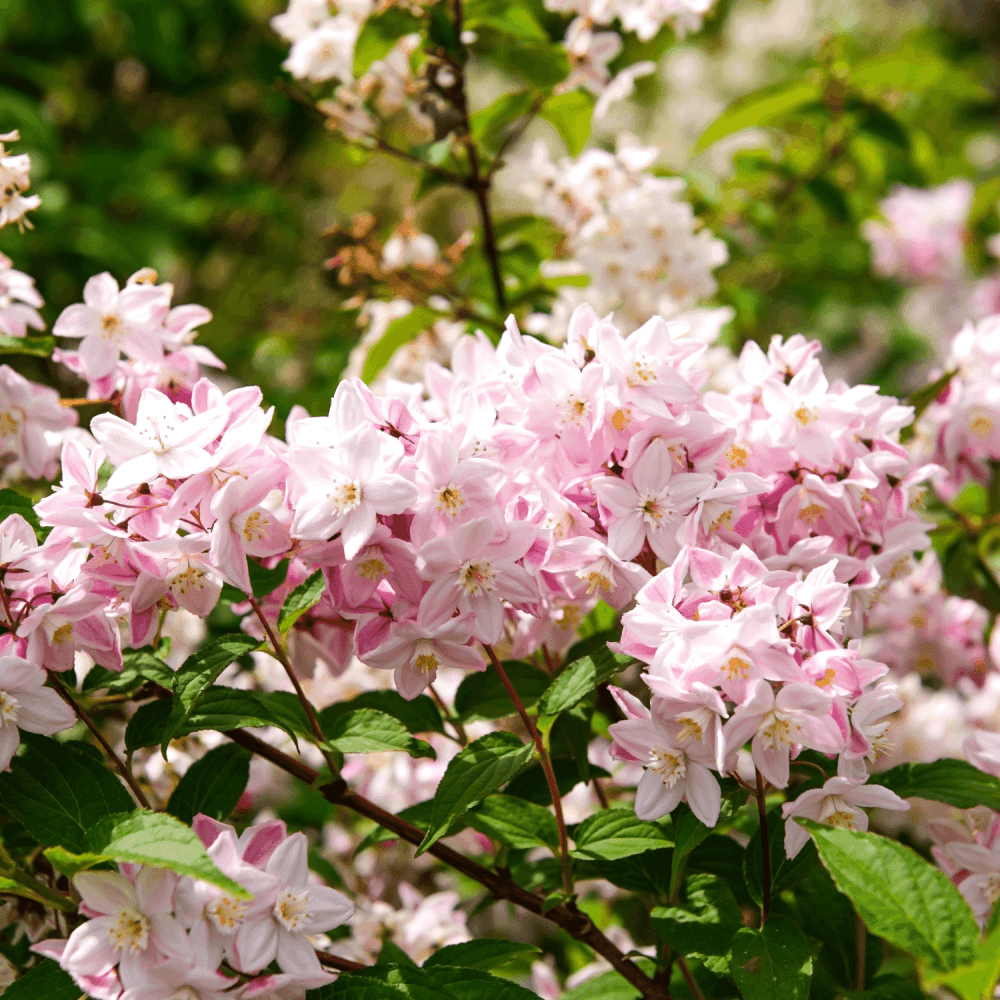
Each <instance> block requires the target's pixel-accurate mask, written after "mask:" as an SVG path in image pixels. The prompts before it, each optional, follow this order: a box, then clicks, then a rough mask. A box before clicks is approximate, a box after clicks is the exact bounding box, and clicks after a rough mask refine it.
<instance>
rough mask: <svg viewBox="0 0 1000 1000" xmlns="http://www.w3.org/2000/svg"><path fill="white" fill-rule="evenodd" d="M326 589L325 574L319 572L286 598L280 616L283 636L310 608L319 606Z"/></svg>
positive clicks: (280, 627) (279, 627) (279, 622)
mask: <svg viewBox="0 0 1000 1000" xmlns="http://www.w3.org/2000/svg"><path fill="white" fill-rule="evenodd" d="M325 587H326V580H325V579H324V577H323V572H322V570H317V571H316V572H315V573H313V575H312V576H310V577H309V579H308V580H304V581H303V582H302V583H300V584H299V585H298V586H297V587H296V588H295V589H294V590H293V591H292V592H291V593H290V594H289V595H288V596H287V597H286V598H285V603H284V604H282V605H281V613H280V614H279V615H278V631H279V632H281V634H282V635H286V634H287V633H288V632H289V631H290V630H291V628H292V626H293V625H294V624H295V623H296V622H297V621H298V620H299V619H300V618H301V617H302V616H303V615H304V614H305V613H306V612H307V611H308V610H309V609H310V608H314V607H315V606H316V605H317V604H319V602H320V599H321V598H322V597H323V590H324V588H325Z"/></svg>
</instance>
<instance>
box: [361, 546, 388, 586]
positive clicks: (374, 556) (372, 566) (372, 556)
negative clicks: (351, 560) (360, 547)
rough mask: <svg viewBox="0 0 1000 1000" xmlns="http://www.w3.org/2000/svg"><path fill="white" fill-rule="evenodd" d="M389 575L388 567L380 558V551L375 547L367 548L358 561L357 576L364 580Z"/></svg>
mask: <svg viewBox="0 0 1000 1000" xmlns="http://www.w3.org/2000/svg"><path fill="white" fill-rule="evenodd" d="M388 575H389V567H388V566H386V564H385V562H384V561H383V560H382V553H381V552H380V551H379V550H378V549H376V548H370V549H368V550H367V551H366V552H365V553H364V554H363V555H362V557H361V562H359V563H358V576H360V577H362V578H363V579H365V580H380V579H381V578H382V577H383V576H388Z"/></svg>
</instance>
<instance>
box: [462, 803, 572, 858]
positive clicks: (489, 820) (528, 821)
mask: <svg viewBox="0 0 1000 1000" xmlns="http://www.w3.org/2000/svg"><path fill="white" fill-rule="evenodd" d="M464 820H465V822H466V823H468V824H469V826H471V827H472V828H473V830H478V831H479V832H480V833H482V834H485V835H486V836H487V837H490V838H491V839H493V840H496V841H499V842H500V843H501V844H507V845H508V846H509V847H513V848H515V849H517V850H528V849H529V848H532V847H548V848H549V849H550V850H551V851H552V852H553V853H555V851H556V850H558V847H559V830H558V828H557V827H556V819H555V816H553V815H552V813H551V812H549V810H548V809H545V808H543V807H542V806H540V805H536V804H535V803H534V802H527V801H526V800H525V799H519V798H516V797H515V796H513V795H490V796H487V797H486V798H485V799H483V801H482V802H480V803H479V805H478V806H476V807H475V808H473V809H470V810H469V811H468V812H467V813H466V814H465V817H464Z"/></svg>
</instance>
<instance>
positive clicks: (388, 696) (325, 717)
mask: <svg viewBox="0 0 1000 1000" xmlns="http://www.w3.org/2000/svg"><path fill="white" fill-rule="evenodd" d="M359 708H373V709H376V710H377V711H379V712H384V713H385V714H386V715H391V716H392V717H393V718H395V719H399V721H400V722H402V723H403V725H404V726H405V727H406V728H407V729H408V730H409V731H410V732H411V733H443V732H444V723H443V722H442V721H441V712H440V711H439V710H438V707H437V705H435V704H434V701H433V699H431V698H429V697H428V696H427V695H425V694H421V695H418V696H417V697H416V698H414V699H412V700H410V701H408V700H407V699H406V698H404V697H403V696H402V695H401V694H400V693H399V692H398V691H364V692H362V693H361V694H359V695H356V696H355V697H354V698H351V699H350V700H349V701H339V702H336V703H335V704H333V705H328V706H327V707H326V708H324V709H323V711H322V712H320V713H319V721H320V725H321V726H322V727H323V731H324V732H326V730H327V727H328V726H330V725H332V724H333V721H334V720H335V719H336V718H337V717H338V716H340V715H344V714H346V713H347V712H353V711H355V710H356V709H359Z"/></svg>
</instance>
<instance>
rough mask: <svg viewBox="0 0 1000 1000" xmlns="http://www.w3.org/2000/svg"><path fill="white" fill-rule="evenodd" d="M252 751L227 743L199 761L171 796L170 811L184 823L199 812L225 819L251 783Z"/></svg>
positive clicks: (210, 751)
mask: <svg viewBox="0 0 1000 1000" xmlns="http://www.w3.org/2000/svg"><path fill="white" fill-rule="evenodd" d="M251 756H252V755H251V753H250V751H249V750H245V749H244V748H243V747H241V746H237V745H236V744H235V743H224V744H223V745H222V746H218V747H215V749H213V750H209V751H208V753H207V754H205V756H204V757H202V758H201V760H197V761H195V762H194V763H193V764H192V765H191V766H190V767H189V768H188V769H187V771H186V772H185V774H184V777H183V778H181V780H180V781H179V782H178V783H177V787H176V788H175V789H174V790H173V793H172V794H171V796H170V802H169V803H168V805H167V811H168V812H169V813H170V814H171V815H172V816H176V817H177V818H178V819H179V820H180V821H181V822H182V823H190V822H191V821H192V820H193V819H194V817H195V816H197V815H198V813H204V814H205V815H206V816H211V817H212V819H217V820H224V819H225V818H226V817H227V816H228V815H229V814H230V813H231V812H232V811H233V809H235V808H236V803H237V802H239V800H240V796H241V795H242V794H243V790H244V789H245V788H246V786H247V782H248V781H249V780H250V757H251Z"/></svg>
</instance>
